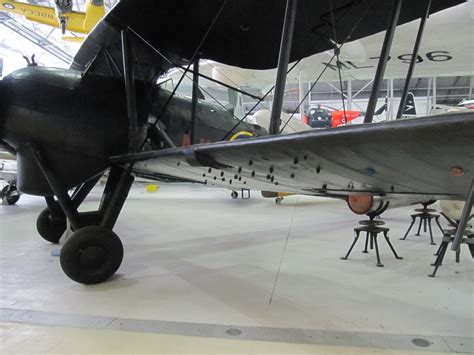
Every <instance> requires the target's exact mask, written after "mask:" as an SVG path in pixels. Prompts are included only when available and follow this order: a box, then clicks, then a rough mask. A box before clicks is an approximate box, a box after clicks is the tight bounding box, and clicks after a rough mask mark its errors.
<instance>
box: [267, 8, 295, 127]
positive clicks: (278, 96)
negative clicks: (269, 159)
mask: <svg viewBox="0 0 474 355" xmlns="http://www.w3.org/2000/svg"><path fill="white" fill-rule="evenodd" d="M297 5H298V0H287V1H286V10H285V22H284V23H283V33H282V36H281V43H280V55H279V57H278V70H277V78H276V84H275V91H274V92H275V94H274V95H273V105H272V113H271V116H270V127H269V133H270V134H278V133H279V132H280V124H281V120H280V116H281V109H282V107H283V97H284V95H285V84H286V74H287V72H288V62H289V61H290V53H291V45H292V42H293V29H294V26H295V19H296V9H297Z"/></svg>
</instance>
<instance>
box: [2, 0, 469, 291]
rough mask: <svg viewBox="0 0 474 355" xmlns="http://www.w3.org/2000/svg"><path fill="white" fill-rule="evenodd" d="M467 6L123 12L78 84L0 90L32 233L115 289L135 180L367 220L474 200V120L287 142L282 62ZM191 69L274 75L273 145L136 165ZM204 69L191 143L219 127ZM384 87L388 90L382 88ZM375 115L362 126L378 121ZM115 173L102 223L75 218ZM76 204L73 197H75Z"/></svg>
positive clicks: (219, 148)
mask: <svg viewBox="0 0 474 355" xmlns="http://www.w3.org/2000/svg"><path fill="white" fill-rule="evenodd" d="M461 2H462V1H460V0H432V1H431V2H428V1H416V2H409V3H404V6H403V7H400V5H401V1H399V0H394V1H393V2H392V5H393V6H391V8H392V9H391V10H390V11H389V10H388V8H387V6H386V2H380V1H373V0H361V1H348V0H332V5H333V6H332V8H330V7H329V6H327V7H325V6H322V5H321V3H320V2H315V1H313V0H298V1H294V0H288V1H287V2H285V1H282V0H281V1H275V0H260V1H250V0H249V1H244V0H228V1H220V0H206V1H204V0H201V1H198V0H193V1H191V0H176V1H173V2H172V3H171V2H164V1H152V0H144V1H141V2H137V1H132V0H123V1H121V2H120V3H119V4H118V5H117V6H116V7H114V9H113V10H111V12H110V13H109V14H108V15H107V16H106V17H105V18H104V19H103V20H102V21H101V22H99V23H98V25H97V26H96V28H95V29H94V30H93V31H92V32H91V33H90V35H89V36H88V38H87V40H86V41H85V42H84V44H83V46H82V47H81V49H80V50H79V52H78V53H77V55H76V57H75V60H74V62H73V64H72V66H71V69H70V70H61V69H53V68H40V67H36V68H33V67H29V68H25V69H22V70H19V71H17V72H15V73H12V74H11V75H9V76H7V77H6V78H5V79H4V80H3V81H2V82H1V83H0V97H1V98H2V100H1V101H0V138H1V140H2V145H3V146H4V147H5V148H6V149H8V150H10V151H12V152H15V153H16V155H17V162H18V187H19V189H20V190H21V191H22V192H25V193H29V194H33V195H39V196H45V197H46V202H47V204H48V208H47V209H45V210H44V211H43V212H42V213H41V214H40V216H39V217H38V221H37V222H38V223H37V226H38V231H39V232H40V234H41V235H42V236H43V237H44V238H45V239H47V240H50V241H52V242H57V240H58V239H59V236H60V235H61V234H62V232H63V231H64V229H65V224H66V223H65V221H66V216H67V218H68V220H69V221H70V223H71V226H72V228H73V230H74V233H73V234H72V235H71V236H70V237H69V238H68V239H67V241H66V242H65V244H64V245H63V247H62V250H61V256H60V261H61V266H62V268H63V270H64V272H65V273H66V274H67V275H68V276H69V277H70V278H71V279H73V280H75V281H77V282H81V283H85V284H91V283H98V282H102V281H104V280H106V279H107V278H109V277H110V276H111V275H113V274H114V273H115V271H116V270H117V269H118V268H119V266H120V264H121V261H122V258H123V247H122V244H121V241H120V239H119V238H118V236H117V235H116V234H115V233H114V232H113V231H112V229H113V227H114V225H115V222H116V220H117V218H118V216H119V214H120V211H121V208H122V206H123V204H124V202H125V200H126V198H127V195H128V192H129V189H130V187H131V184H132V182H133V179H134V174H141V175H147V176H150V177H163V176H168V177H173V178H179V179H185V180H188V181H189V180H191V181H195V182H200V183H203V184H207V185H212V184H216V185H220V186H227V187H234V186H235V187H237V188H240V187H244V188H247V187H248V188H255V189H258V190H265V191H273V192H278V191H282V190H283V191H288V192H294V193H299V194H306V195H314V196H325V197H337V198H343V199H346V198H347V199H348V201H349V204H350V206H351V208H353V209H356V208H357V207H359V208H360V207H361V206H360V205H358V204H357V201H359V200H362V202H363V204H364V206H365V210H366V211H367V212H368V211H370V210H371V209H372V208H376V206H375V205H374V200H376V199H378V198H397V197H398V196H406V195H413V196H416V197H422V198H425V197H428V196H429V197H430V198H431V197H434V198H437V199H450V200H451V199H459V200H465V199H470V198H471V197H466V194H467V193H468V192H469V191H470V195H469V196H472V187H471V185H472V179H473V175H472V172H473V171H474V141H473V140H472V131H473V130H474V117H473V114H472V113H471V112H467V113H460V114H456V115H450V116H446V115H440V116H437V117H430V118H424V119H413V120H399V121H396V122H389V123H380V124H373V125H372V124H368V125H354V126H345V127H338V128H335V129H331V130H318V131H315V130H312V131H307V132H302V133H295V134H289V135H278V134H277V133H278V130H279V127H280V124H279V123H280V122H279V119H280V113H281V102H282V95H283V93H284V87H282V86H284V82H285V80H284V79H285V78H284V73H285V72H286V70H287V65H288V61H296V60H298V59H300V58H303V57H305V56H308V55H312V54H315V53H321V52H324V51H328V50H330V49H333V46H334V42H336V43H339V42H340V43H341V45H342V46H343V45H344V43H345V42H346V41H345V40H341V38H342V39H347V38H349V37H350V38H351V39H352V40H358V39H360V38H363V37H365V36H369V35H372V34H374V33H377V32H380V31H383V30H385V29H387V28H388V31H387V35H386V36H385V39H387V38H389V37H390V34H393V30H394V28H395V25H396V24H397V23H399V24H402V23H407V22H410V21H412V20H414V19H416V18H419V17H422V16H423V17H424V16H425V14H426V13H427V5H428V3H431V7H430V8H429V10H430V12H437V11H441V10H443V9H445V8H448V7H450V6H453V5H457V4H460V3H461ZM196 14H199V16H196ZM176 18H180V19H181V21H179V25H177V24H176ZM284 19H286V21H285V26H284V30H283V40H282V41H280V40H278V38H280V34H281V30H280V29H281V28H282V27H283V22H284ZM331 21H332V22H331ZM293 25H294V28H293V31H292V30H291V28H292V27H293ZM290 33H292V34H293V35H292V36H289V34H290ZM335 34H337V38H335V37H336V36H335ZM328 39H332V41H331V40H328ZM336 39H338V40H337V41H336ZM385 39H384V43H385V44H384V46H383V48H384V49H385V51H382V52H385V53H386V52H387V49H389V47H390V46H389V42H390V41H389V40H385ZM280 43H281V46H280ZM242 46H245V48H243V47H242ZM244 49H245V50H244ZM257 52H258V53H260V54H259V55H258V56H256V55H255V53H257ZM197 54H199V56H200V57H202V58H204V59H211V60H215V61H218V62H222V63H226V64H229V65H233V66H240V67H243V68H247V69H271V68H274V67H276V66H278V68H279V69H280V70H279V72H280V75H278V78H277V81H276V82H277V85H276V89H275V95H274V106H273V110H272V115H271V118H270V123H271V125H270V134H271V135H270V136H265V137H258V138H250V139H246V140H238V141H234V142H217V143H210V144H196V145H193V144H192V145H190V146H186V147H179V148H169V149H162V150H151V151H141V150H142V149H141V148H142V147H143V146H144V145H145V143H146V142H147V140H153V139H154V138H153V137H151V136H149V133H150V129H153V128H154V129H159V128H158V126H159V125H160V124H161V123H163V121H165V120H166V119H169V118H170V117H171V116H172V115H173V114H174V111H172V110H168V109H167V103H169V102H170V100H168V99H167V98H166V97H162V96H160V90H161V89H160V88H157V87H156V86H155V83H156V79H157V78H158V77H159V76H160V75H162V74H163V73H165V72H166V71H168V70H169V69H170V68H172V67H183V66H187V65H189V64H190V63H195V64H197V63H198V58H197V56H196V55H197ZM381 57H382V59H383V60H381V61H380V62H379V67H380V66H383V65H384V64H386V59H387V57H386V56H385V55H383V56H381ZM196 69H198V68H197V66H195V70H194V74H193V75H194V76H195V79H196V80H194V83H195V84H194V85H195V86H194V90H193V91H194V94H193V99H192V102H191V109H190V115H191V122H192V126H191V132H190V133H191V137H190V142H191V143H194V142H196V139H195V138H196V137H195V134H196V129H195V127H196V125H197V124H198V122H200V121H201V120H203V119H204V117H205V116H208V115H210V114H211V113H215V112H212V110H214V108H211V107H210V106H206V105H204V104H203V102H202V101H200V100H199V90H198V89H199V87H198V81H199V76H198V75H197V74H198V73H197V71H198V70H196ZM377 73H378V74H377V75H376V77H377V80H375V83H376V84H377V85H379V84H380V82H381V79H382V78H383V75H380V72H379V70H377ZM382 74H383V71H382ZM134 79H135V80H134ZM282 84H283V85H282ZM374 86H376V85H374ZM373 96H374V97H375V98H377V96H378V91H377V89H374V90H373ZM371 102H372V103H373V104H375V103H376V102H375V101H374V100H371ZM160 105H163V106H162V107H163V108H162V109H161V110H156V107H157V106H158V107H159V106H160ZM181 106H182V105H181V104H179V105H177V106H176V108H177V109H179V108H181ZM374 106H375V105H374ZM367 111H368V113H367V115H366V119H367V118H369V117H370V118H371V116H373V112H372V114H371V113H370V112H369V110H367ZM169 122H170V125H171V124H172V122H173V120H171V119H169ZM160 128H162V129H163V131H165V133H166V130H171V127H161V126H160ZM228 133H229V134H231V133H232V129H230V130H229V132H228ZM441 141H443V142H444V143H443V144H440V142H441ZM387 151H389V152H390V154H386V152H387ZM108 168H110V174H109V176H108V180H107V184H106V186H105V189H104V194H103V198H102V200H101V201H102V202H101V204H100V207H99V209H98V210H97V211H91V212H82V211H81V212H80V211H79V207H80V205H81V204H82V202H83V201H84V199H85V198H86V197H87V195H88V193H89V192H90V190H91V189H92V187H93V186H94V185H95V183H96V182H97V180H98V179H99V177H100V176H101V175H102V173H103V172H104V171H105V170H106V169H108ZM71 188H75V192H74V193H73V194H72V195H69V194H68V193H67V191H68V190H69V189H71ZM353 196H357V197H360V196H362V197H360V198H356V199H354V198H352V199H351V197H353ZM354 200H355V201H356V204H355V205H354V204H351V201H354ZM367 202H368V203H367ZM466 205H469V206H470V204H466ZM463 216H464V214H463ZM463 220H464V219H463V218H461V221H463ZM461 230H462V228H461Z"/></svg>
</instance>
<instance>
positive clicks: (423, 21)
mask: <svg viewBox="0 0 474 355" xmlns="http://www.w3.org/2000/svg"><path fill="white" fill-rule="evenodd" d="M430 8H431V0H429V1H428V5H427V6H426V13H425V16H424V17H422V19H421V22H420V27H419V28H418V34H417V36H416V40H415V46H414V47H413V54H412V58H411V61H410V67H409V68H408V73H407V77H406V78H405V86H404V87H403V93H402V97H401V99H400V106H399V107H398V112H397V120H398V119H400V118H402V114H403V109H404V108H405V104H406V102H407V96H408V89H409V87H410V81H411V78H412V77H413V71H414V70H415V65H416V61H417V60H418V51H419V49H420V44H421V39H422V37H423V32H424V30H425V24H426V20H427V19H428V17H429V15H430Z"/></svg>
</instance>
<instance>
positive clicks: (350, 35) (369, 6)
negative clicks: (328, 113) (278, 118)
mask: <svg viewBox="0 0 474 355" xmlns="http://www.w3.org/2000/svg"><path fill="white" fill-rule="evenodd" d="M376 1H377V0H372V2H371V3H370V4H369V5H368V6H367V7H366V9H365V11H364V13H363V14H362V16H360V18H359V20H358V21H357V22H356V23H355V24H354V26H353V27H352V29H351V31H350V32H349V34H348V35H347V36H346V38H345V39H344V41H343V42H342V43H341V45H340V46H338V47H337V48H336V50H335V51H334V55H333V56H332V58H331V60H330V61H329V63H328V64H327V65H326V66H325V67H324V69H323V71H322V72H321V74H320V75H319V76H318V78H317V79H316V81H315V82H314V83H313V84H312V85H311V87H310V89H309V90H308V92H307V93H306V95H305V96H304V97H303V99H302V101H301V102H300V103H299V105H298V106H297V107H296V109H295V111H293V113H292V114H291V116H290V118H288V120H287V121H286V123H285V125H284V126H283V128H282V129H281V130H280V133H281V132H283V130H284V129H285V128H286V126H287V125H288V123H289V122H290V121H291V119H292V118H293V117H294V115H295V114H296V112H298V110H299V109H300V107H301V105H302V104H303V103H304V101H305V100H306V98H307V97H308V95H309V93H310V92H311V91H312V90H313V88H314V87H315V86H316V83H317V82H318V81H319V80H320V79H321V77H322V76H323V74H324V72H325V71H326V70H327V68H328V67H329V65H330V64H331V63H332V61H333V60H334V58H335V57H336V53H338V51H340V50H341V48H342V47H343V46H344V44H346V42H347V41H348V40H349V39H350V38H351V37H352V34H353V33H354V31H355V30H356V29H357V27H359V25H360V23H361V22H362V20H363V19H364V18H365V17H366V16H367V13H368V12H369V10H370V8H371V7H372V6H373V5H374V4H375V2H376ZM336 45H337V44H336Z"/></svg>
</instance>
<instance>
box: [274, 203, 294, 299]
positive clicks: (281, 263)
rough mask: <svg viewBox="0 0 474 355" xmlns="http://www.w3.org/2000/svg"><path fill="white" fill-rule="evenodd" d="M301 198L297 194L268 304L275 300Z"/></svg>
mask: <svg viewBox="0 0 474 355" xmlns="http://www.w3.org/2000/svg"><path fill="white" fill-rule="evenodd" d="M299 200H300V196H299V195H298V196H296V202H295V205H294V207H293V215H292V216H291V221H290V226H289V228H288V233H286V239H285V244H284V245H283V250H282V252H281V256H280V263H279V265H278V270H277V272H276V275H275V281H274V282H273V289H272V293H271V295H270V299H269V300H268V304H269V305H271V304H272V301H273V296H274V295H275V291H276V287H277V284H278V280H279V278H280V272H281V266H282V265H283V259H284V258H285V254H286V248H287V246H288V241H289V240H290V236H291V230H292V228H293V222H294V221H295V215H296V207H298V202H299Z"/></svg>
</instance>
